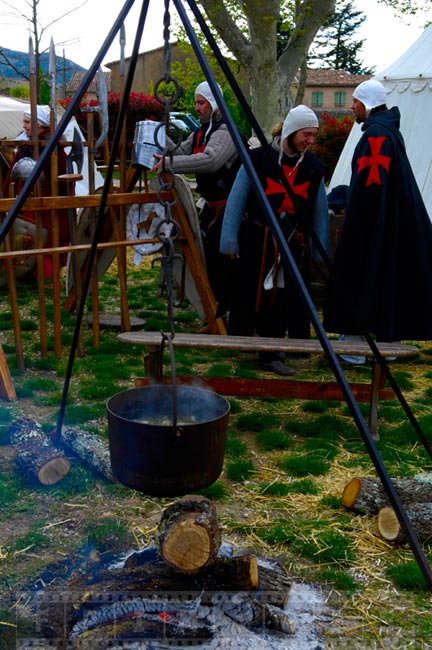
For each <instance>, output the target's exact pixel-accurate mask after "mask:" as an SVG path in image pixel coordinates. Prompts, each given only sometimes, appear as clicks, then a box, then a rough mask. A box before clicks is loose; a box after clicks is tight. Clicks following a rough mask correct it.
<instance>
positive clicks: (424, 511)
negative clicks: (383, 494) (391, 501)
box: [377, 503, 432, 544]
mask: <svg viewBox="0 0 432 650" xmlns="http://www.w3.org/2000/svg"><path fill="white" fill-rule="evenodd" d="M406 514H407V516H408V518H409V520H410V522H411V524H412V527H413V530H414V532H415V534H416V535H417V537H418V539H419V541H420V542H424V541H426V540H428V541H430V539H431V538H432V503H419V504H416V505H414V504H410V505H409V506H408V507H407V509H406ZM377 527H378V532H379V534H380V535H381V537H382V538H383V539H385V540H386V541H387V542H393V543H395V544H404V543H405V542H407V541H408V540H407V537H406V535H405V531H404V529H403V527H402V525H401V523H400V522H399V519H398V517H397V515H396V512H395V511H394V509H393V508H391V507H390V506H387V507H384V508H381V509H380V511H379V512H378V519H377Z"/></svg>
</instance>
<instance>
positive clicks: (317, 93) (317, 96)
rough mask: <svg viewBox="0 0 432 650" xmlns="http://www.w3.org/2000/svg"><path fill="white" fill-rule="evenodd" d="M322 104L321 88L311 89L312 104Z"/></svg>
mask: <svg viewBox="0 0 432 650" xmlns="http://www.w3.org/2000/svg"><path fill="white" fill-rule="evenodd" d="M322 105H323V92H322V90H314V91H312V106H322Z"/></svg>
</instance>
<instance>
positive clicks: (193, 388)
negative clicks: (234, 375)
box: [105, 384, 231, 429]
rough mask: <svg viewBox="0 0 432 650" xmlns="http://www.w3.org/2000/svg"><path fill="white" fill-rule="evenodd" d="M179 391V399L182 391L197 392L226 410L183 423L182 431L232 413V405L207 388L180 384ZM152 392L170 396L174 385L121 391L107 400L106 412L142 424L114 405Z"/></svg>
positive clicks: (164, 427)
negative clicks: (115, 408) (125, 399)
mask: <svg viewBox="0 0 432 650" xmlns="http://www.w3.org/2000/svg"><path fill="white" fill-rule="evenodd" d="M177 391H178V395H177V397H179V394H180V393H181V392H182V391H187V392H188V393H194V392H195V393H196V394H198V393H205V394H206V396H212V397H213V398H215V399H216V400H217V401H219V402H220V404H221V405H224V406H225V408H224V409H222V408H221V412H220V413H218V414H217V416H216V417H215V415H214V414H213V415H212V416H209V417H207V418H201V419H199V420H197V421H195V422H186V423H182V425H181V426H182V429H187V428H188V427H189V428H191V427H196V426H201V425H205V424H209V423H211V422H213V421H214V420H215V419H219V418H222V417H224V416H226V415H228V414H229V413H230V410H231V405H230V403H229V401H228V400H227V399H226V398H225V397H224V396H222V395H219V393H216V392H214V391H212V390H209V389H207V388H202V387H200V386H190V385H188V384H178V385H177ZM151 392H155V393H161V392H165V393H166V394H169V393H170V392H172V385H171V384H151V385H149V386H135V387H133V388H128V389H126V390H122V391H119V392H118V393H115V394H114V395H111V397H109V398H108V399H107V400H106V402H105V407H106V410H107V412H108V413H111V415H112V416H113V417H115V418H117V419H118V420H121V421H123V422H125V423H132V424H141V422H140V420H138V419H136V418H130V417H127V416H126V415H121V414H120V413H118V412H116V411H115V410H113V407H112V404H113V403H114V402H115V400H116V399H117V400H120V399H121V398H126V396H127V395H130V396H131V395H133V393H137V394H142V393H146V394H149V393H151ZM150 426H151V427H152V428H155V427H160V428H161V429H167V427H171V424H169V425H167V424H155V423H152V424H151V425H150Z"/></svg>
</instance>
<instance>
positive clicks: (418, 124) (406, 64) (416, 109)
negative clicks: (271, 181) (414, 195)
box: [329, 25, 432, 219]
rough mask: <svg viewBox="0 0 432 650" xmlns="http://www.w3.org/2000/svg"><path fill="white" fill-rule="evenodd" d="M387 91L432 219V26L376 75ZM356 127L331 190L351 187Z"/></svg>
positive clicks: (356, 137)
mask: <svg viewBox="0 0 432 650" xmlns="http://www.w3.org/2000/svg"><path fill="white" fill-rule="evenodd" d="M374 79H377V80H378V81H380V82H381V83H382V84H383V85H384V87H385V89H386V91H387V106H388V107H389V108H391V107H392V106H398V107H399V109H400V112H401V133H402V135H403V137H404V140H405V144H406V148H407V153H408V158H409V160H410V163H411V166H412V169H413V172H414V176H415V177H416V180H417V184H418V186H419V188H420V191H421V193H422V196H423V200H424V202H425V205H426V209H427V211H428V213H429V216H430V217H431V219H432V25H430V26H429V27H428V28H427V29H425V31H424V32H423V34H422V35H421V36H420V37H419V38H418V39H417V41H416V42H415V43H413V45H411V47H410V48H409V49H408V50H407V51H406V52H405V53H404V54H402V56H400V57H399V58H398V59H397V60H396V61H395V62H394V63H393V64H392V65H390V66H389V67H387V68H386V69H385V70H383V71H382V72H380V73H379V74H377V75H375V76H374ZM361 133H362V132H361V128H360V125H358V124H355V125H354V126H353V128H352V130H351V132H350V135H349V136H348V139H347V141H346V143H345V146H344V148H343V150H342V153H341V156H340V158H339V161H338V163H337V165H336V168H335V171H334V173H333V176H332V178H331V181H330V186H329V189H332V188H333V187H336V186H337V185H349V182H350V176H351V158H352V155H353V152H354V148H355V145H356V144H357V142H358V140H359V138H360V135H361Z"/></svg>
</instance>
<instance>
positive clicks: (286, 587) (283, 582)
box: [258, 560, 292, 609]
mask: <svg viewBox="0 0 432 650" xmlns="http://www.w3.org/2000/svg"><path fill="white" fill-rule="evenodd" d="M258 574H259V592H260V594H262V596H260V597H262V600H264V601H265V602H266V603H269V604H270V605H274V606H276V607H280V608H281V609H285V607H286V606H287V603H288V598H289V593H290V590H291V586H292V582H291V579H290V578H289V576H288V574H287V572H286V571H285V569H284V568H283V567H282V566H280V565H279V564H275V563H274V562H272V563H271V564H269V563H267V562H266V563H265V564H264V563H263V562H262V561H259V560H258Z"/></svg>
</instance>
